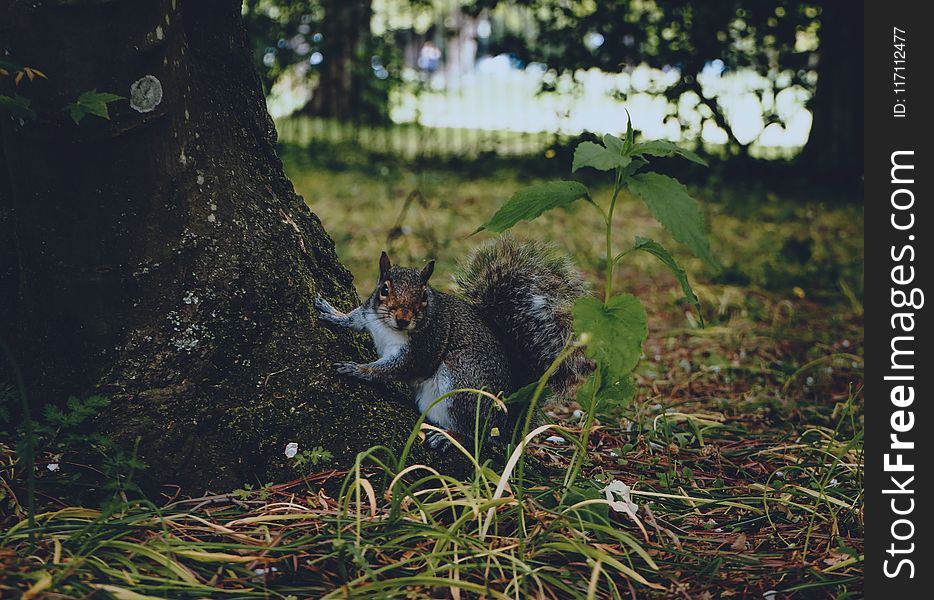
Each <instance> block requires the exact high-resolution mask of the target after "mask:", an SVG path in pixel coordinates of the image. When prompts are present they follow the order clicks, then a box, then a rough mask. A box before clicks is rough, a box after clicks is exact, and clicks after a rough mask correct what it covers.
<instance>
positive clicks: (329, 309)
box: [315, 294, 338, 322]
mask: <svg viewBox="0 0 934 600" xmlns="http://www.w3.org/2000/svg"><path fill="white" fill-rule="evenodd" d="M315 308H317V309H318V318H319V319H321V320H322V321H332V322H333V321H334V319H335V318H336V317H337V316H338V312H337V309H335V308H334V307H333V306H331V303H330V302H328V301H327V300H325V299H324V298H322V297H321V294H318V297H317V298H315Z"/></svg>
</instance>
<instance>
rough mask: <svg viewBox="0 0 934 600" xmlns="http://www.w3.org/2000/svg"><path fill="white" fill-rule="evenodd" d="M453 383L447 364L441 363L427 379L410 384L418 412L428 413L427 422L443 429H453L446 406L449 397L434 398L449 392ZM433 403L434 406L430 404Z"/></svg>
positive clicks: (448, 402)
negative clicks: (440, 399)
mask: <svg viewBox="0 0 934 600" xmlns="http://www.w3.org/2000/svg"><path fill="white" fill-rule="evenodd" d="M453 385H454V378H453V377H451V372H450V371H449V370H448V367H447V365H445V364H444V363H441V366H439V367H438V370H437V371H435V374H434V375H432V376H431V377H429V378H427V379H423V380H422V381H420V382H418V383H415V384H411V388H412V391H413V392H414V395H415V402H416V404H417V405H418V410H419V411H420V412H423V413H424V412H427V413H428V417H427V419H428V422H429V423H431V424H432V425H437V426H438V427H443V428H444V429H453V428H454V422H453V421H452V420H451V415H450V413H449V412H448V406H449V404H450V403H451V399H450V398H445V399H444V400H442V401H441V402H438V403H435V400H437V399H438V398H440V397H441V396H443V395H445V394H447V393H448V392H450V391H451V390H452V389H454V387H453ZM433 404H434V406H432V405H433Z"/></svg>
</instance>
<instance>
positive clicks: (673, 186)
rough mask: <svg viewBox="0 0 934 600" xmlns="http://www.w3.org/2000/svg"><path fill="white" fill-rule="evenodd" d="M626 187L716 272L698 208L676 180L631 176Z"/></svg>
mask: <svg viewBox="0 0 934 600" xmlns="http://www.w3.org/2000/svg"><path fill="white" fill-rule="evenodd" d="M628 186H629V190H630V191H631V192H632V193H633V194H635V195H636V196H639V197H640V198H642V200H643V202H645V204H646V206H648V207H649V210H650V211H652V214H653V215H654V216H655V218H656V219H658V221H659V223H661V224H662V225H663V226H664V227H665V229H667V230H668V231H670V232H671V235H672V236H674V238H675V239H676V240H678V241H679V242H681V243H682V244H685V245H686V246H687V247H688V248H690V249H691V252H693V253H694V254H695V255H696V256H698V257H700V258H702V259H704V260H705V261H707V262H708V263H709V264H710V265H711V266H713V267H715V268H717V269H719V268H720V263H718V262H717V259H715V258H714V257H713V255H712V254H711V253H710V242H708V241H707V235H706V233H705V232H704V213H703V212H702V211H701V207H700V204H698V203H697V200H695V199H694V198H691V196H690V195H689V194H688V191H687V188H685V187H684V186H683V185H682V184H681V183H680V182H679V181H678V180H677V179H672V178H671V177H667V176H665V175H660V174H658V173H638V174H636V175H633V176H632V178H631V179H630V180H629V182H628Z"/></svg>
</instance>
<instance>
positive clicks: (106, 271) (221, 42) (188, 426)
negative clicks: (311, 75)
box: [0, 0, 417, 492]
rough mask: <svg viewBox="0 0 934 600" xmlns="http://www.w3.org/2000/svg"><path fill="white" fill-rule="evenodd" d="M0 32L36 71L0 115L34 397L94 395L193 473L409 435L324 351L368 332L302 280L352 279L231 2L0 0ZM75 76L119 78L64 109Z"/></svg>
mask: <svg viewBox="0 0 934 600" xmlns="http://www.w3.org/2000/svg"><path fill="white" fill-rule="evenodd" d="M0 40H3V43H4V44H5V45H6V46H7V47H6V48H5V50H7V51H8V52H9V53H10V56H12V57H15V58H16V60H19V61H20V62H22V63H23V64H26V65H29V66H34V67H36V68H39V69H40V70H42V71H43V72H44V73H45V74H46V75H47V76H48V81H42V80H37V81H34V82H31V83H29V84H28V85H27V84H26V83H24V84H22V85H21V86H20V88H19V90H18V91H19V93H20V94H22V95H24V96H27V97H29V98H30V99H31V101H32V106H33V108H35V110H36V112H37V114H38V119H37V120H35V121H26V122H25V123H22V122H19V121H17V120H14V119H13V118H11V117H8V116H6V115H0V121H2V130H0V138H2V142H3V155H5V157H6V163H7V164H6V165H4V168H5V169H7V171H6V172H7V174H8V175H9V191H10V193H9V200H10V204H11V207H12V215H13V229H14V231H15V240H16V254H17V257H18V258H17V260H18V263H19V272H18V273H17V274H16V277H17V278H18V281H19V285H18V287H17V289H16V291H15V296H16V303H17V306H16V307H15V309H16V310H17V311H18V312H17V313H16V314H17V318H16V322H15V323H14V326H13V328H12V329H14V330H15V337H14V343H13V345H14V348H15V351H16V355H17V359H18V362H19V363H20V366H21V367H22V369H23V371H24V373H25V374H26V376H27V379H28V382H29V388H30V390H29V391H30V397H31V398H32V401H33V402H34V403H40V404H41V403H44V402H60V401H61V400H62V399H63V398H64V397H65V396H66V395H77V396H81V395H87V394H91V393H100V394H103V395H105V396H107V397H108V398H110V399H111V404H110V406H109V408H108V409H106V410H105V412H104V413H103V414H101V415H100V416H99V421H98V422H99V425H100V427H101V430H102V432H103V433H104V434H105V435H107V436H109V437H111V439H113V440H114V441H115V442H118V443H120V444H122V445H124V446H125V447H132V445H133V444H134V442H135V441H136V440H137V439H139V450H140V455H141V458H142V459H143V460H145V461H146V462H147V463H149V465H150V468H149V469H148V470H147V471H146V473H147V474H148V480H149V481H150V482H157V483H159V482H161V483H169V482H171V483H178V484H180V485H182V487H183V488H184V489H186V490H190V491H192V492H197V491H200V490H203V489H204V488H211V489H214V490H221V491H223V490H226V489H232V488H233V487H236V486H239V485H241V484H243V483H244V482H251V483H255V482H257V481H267V480H268V479H267V478H270V479H271V478H274V477H281V476H294V475H295V474H294V473H291V472H289V471H288V469H289V467H288V465H287V464H286V459H285V457H284V455H283V451H284V448H285V446H286V444H287V443H288V442H297V443H298V444H299V447H300V448H310V447H314V446H318V445H320V446H323V447H325V448H327V449H329V450H331V451H332V452H333V453H334V454H335V456H336V458H337V461H338V462H341V463H345V464H346V463H347V462H348V461H349V460H352V458H353V457H354V456H355V454H356V452H358V451H360V450H362V449H365V448H367V447H370V446H371V445H374V444H387V445H389V446H395V447H398V446H399V445H401V444H400V442H401V441H402V440H404V439H405V437H406V436H407V434H408V433H409V431H410V430H411V427H412V425H413V424H414V420H415V417H416V416H417V414H416V412H415V410H414V407H412V406H411V403H410V402H408V401H405V400H404V399H403V398H402V397H401V396H400V393H399V391H398V390H395V388H393V389H386V388H378V387H374V386H369V385H363V384H359V383H356V382H354V381H351V380H348V379H347V378H344V377H342V376H339V375H336V374H335V373H334V372H333V370H332V368H331V363H333V362H334V361H336V360H367V359H368V358H369V357H367V356H366V355H367V354H368V351H367V350H366V349H367V348H368V344H367V342H366V340H364V339H363V338H362V337H360V336H359V335H351V334H349V333H348V332H346V330H340V331H333V330H330V329H326V328H324V327H322V326H320V325H319V324H318V323H317V319H316V314H315V310H314V307H313V300H314V298H315V296H316V294H318V293H320V294H322V295H323V296H324V297H326V298H328V299H329V300H331V301H332V303H335V304H336V305H338V306H339V307H341V308H344V309H348V308H350V307H351V306H352V305H354V304H355V303H356V302H357V298H356V295H355V293H354V291H353V286H352V285H351V283H352V282H351V276H350V274H349V273H348V272H347V270H346V269H344V268H343V267H342V266H341V265H340V264H339V262H338V260H337V257H336V255H335V252H334V244H333V242H332V241H331V239H330V238H329V237H328V235H327V233H326V232H325V231H324V229H323V228H322V225H321V222H320V221H319V220H318V218H317V217H316V216H315V215H314V214H312V213H311V212H310V211H309V209H308V207H307V206H306V205H305V203H304V202H303V201H302V198H301V197H299V196H298V195H296V194H295V192H294V190H293V188H292V185H291V183H290V182H289V181H288V180H287V179H286V177H285V175H284V173H283V170H282V165H281V163H280V161H279V158H278V157H277V155H276V151H275V130H274V128H273V124H272V121H271V119H270V118H269V116H268V114H267V113H266V109H265V104H264V99H263V96H262V92H261V88H260V83H259V79H258V77H257V75H256V73H255V72H254V69H253V66H252V63H251V60H250V56H249V54H248V51H247V45H246V39H245V33H244V30H243V27H242V24H241V22H240V3H239V2H237V1H235V0H210V1H209V0H179V1H178V3H177V6H176V1H175V0H146V1H143V0H113V1H109V2H92V1H88V2H81V3H79V2H54V3H52V2H42V3H34V2H20V1H16V0H2V1H0ZM144 78H145V80H144ZM140 81H143V83H141V84H136V85H134V82H140ZM146 86H149V88H148V89H149V90H150V93H149V94H148V95H144V94H141V92H140V89H142V88H144V87H146ZM160 86H161V99H159V94H158V93H156V88H157V87H160ZM87 90H97V91H99V92H111V93H115V94H119V95H121V96H124V97H125V99H123V100H119V101H116V102H113V103H111V104H110V105H109V112H110V119H109V120H105V119H102V118H99V117H96V116H86V117H85V118H84V119H83V120H82V121H81V123H80V125H75V124H74V123H73V122H72V121H71V120H70V119H69V118H68V116H67V114H66V113H65V112H63V111H62V108H63V107H64V106H65V105H66V104H68V103H70V102H72V101H74V99H75V98H76V97H77V96H78V95H79V94H81V93H82V92H85V91H87ZM0 195H3V190H2V188H0ZM2 211H3V203H2V202H0V217H2ZM2 231H3V223H2V218H0V257H3V258H4V260H6V258H7V255H6V254H4V248H3V236H2ZM374 260H375V258H374ZM4 268H6V265H4ZM375 268H376V267H375V264H374V271H375ZM2 271H3V270H2V269H0V276H3V272H2ZM5 295H6V290H4V296H5ZM5 314H6V313H5ZM400 401H401V402H402V403H401V404H400Z"/></svg>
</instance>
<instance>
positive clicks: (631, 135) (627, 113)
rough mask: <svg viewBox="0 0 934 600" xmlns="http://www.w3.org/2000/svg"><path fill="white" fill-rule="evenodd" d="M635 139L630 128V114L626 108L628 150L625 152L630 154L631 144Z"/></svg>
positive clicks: (634, 134)
mask: <svg viewBox="0 0 934 600" xmlns="http://www.w3.org/2000/svg"><path fill="white" fill-rule="evenodd" d="M635 141H636V132H635V131H633V129H632V115H630V114H629V109H628V108H627V109H626V149H627V150H629V152H628V153H627V154H629V155H630V156H631V155H632V146H633V143H634V142H635Z"/></svg>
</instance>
